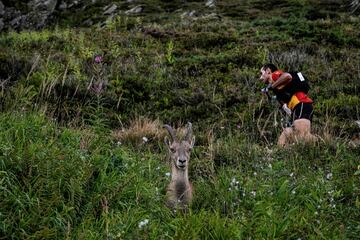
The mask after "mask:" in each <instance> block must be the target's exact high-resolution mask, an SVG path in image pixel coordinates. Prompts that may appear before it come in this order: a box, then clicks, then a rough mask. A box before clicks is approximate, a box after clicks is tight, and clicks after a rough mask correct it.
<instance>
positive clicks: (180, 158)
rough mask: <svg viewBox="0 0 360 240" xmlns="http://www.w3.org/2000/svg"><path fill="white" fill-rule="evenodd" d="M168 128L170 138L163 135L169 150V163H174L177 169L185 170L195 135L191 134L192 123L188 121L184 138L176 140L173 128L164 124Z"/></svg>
mask: <svg viewBox="0 0 360 240" xmlns="http://www.w3.org/2000/svg"><path fill="white" fill-rule="evenodd" d="M164 127H165V128H166V129H167V130H168V132H169V134H170V137H171V139H169V138H168V137H165V139H164V141H165V145H166V146H167V147H168V149H169V152H170V159H171V164H174V165H175V166H176V167H177V168H178V169H179V170H186V169H187V166H188V164H189V160H190V150H191V149H192V148H193V146H194V144H195V136H192V124H191V123H190V122H189V123H188V126H187V131H186V135H185V137H184V139H183V140H182V141H178V139H177V137H176V135H175V133H174V130H173V128H172V127H171V126H169V125H164Z"/></svg>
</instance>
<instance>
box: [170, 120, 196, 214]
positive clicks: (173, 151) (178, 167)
mask: <svg viewBox="0 0 360 240" xmlns="http://www.w3.org/2000/svg"><path fill="white" fill-rule="evenodd" d="M166 128H167V129H168V131H169V133H170V136H171V138H172V141H170V140H169V139H167V138H165V144H166V145H167V146H168V148H169V158H170V161H171V181H170V183H169V185H168V188H167V193H166V195H167V202H166V204H167V206H168V207H170V208H171V209H173V210H175V209H187V208H188V206H189V205H190V204H191V201H192V198H193V188H192V185H191V182H190V181H189V175H188V166H189V161H190V151H191V149H192V147H193V145H194V142H195V137H192V138H191V135H192V132H191V124H189V126H188V132H187V134H186V137H185V140H183V141H178V140H177V139H176V136H175V134H174V132H173V130H172V128H171V127H170V126H168V125H166Z"/></svg>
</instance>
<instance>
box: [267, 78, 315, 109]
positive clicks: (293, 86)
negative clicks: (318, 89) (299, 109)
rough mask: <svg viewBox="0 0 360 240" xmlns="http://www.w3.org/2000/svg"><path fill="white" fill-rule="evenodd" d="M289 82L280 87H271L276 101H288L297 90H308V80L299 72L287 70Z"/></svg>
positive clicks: (305, 91) (304, 91)
mask: <svg viewBox="0 0 360 240" xmlns="http://www.w3.org/2000/svg"><path fill="white" fill-rule="evenodd" d="M289 74H290V75H291V77H292V80H291V82H289V83H288V84H286V86H285V87H284V88H282V89H273V91H274V93H275V95H276V97H277V99H278V101H280V102H284V103H288V102H289V101H290V99H291V97H292V96H293V95H294V94H295V93H297V92H303V93H305V94H307V93H308V92H309V90H310V85H309V80H308V79H307V78H306V77H305V76H304V75H303V74H302V73H301V72H289Z"/></svg>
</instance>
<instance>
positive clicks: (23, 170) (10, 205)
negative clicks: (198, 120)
mask: <svg viewBox="0 0 360 240" xmlns="http://www.w3.org/2000/svg"><path fill="white" fill-rule="evenodd" d="M0 120H1V121H0V132H1V134H0V142H1V144H0V149H1V155H0V163H1V165H0V166H1V170H0V171H1V175H0V176H1V179H0V182H1V192H0V194H1V202H0V204H1V215H0V217H1V225H0V230H1V235H2V236H3V237H5V238H6V239H54V238H57V239H72V238H75V239H99V238H107V239H110V238H112V239H134V238H137V239H154V238H156V239H169V238H175V239H194V238H195V239H249V238H250V239H252V238H254V239H259V238H262V239H274V238H280V239H288V238H291V239H297V238H301V239H319V238H321V239H338V238H349V239H351V238H355V237H356V236H358V234H359V232H360V229H359V224H358V219H359V217H360V208H359V205H358V201H359V193H360V188H359V186H360V185H359V183H360V179H359V177H358V175H355V172H356V171H357V168H358V165H359V160H358V159H359V156H360V152H359V149H358V148H355V149H354V148H351V147H349V146H348V145H347V144H346V142H343V141H333V142H331V143H330V144H323V143H318V144H315V145H298V146H294V147H292V148H291V149H285V150H283V149H277V148H273V149H268V148H265V149H264V148H262V147H260V146H259V145H257V144H254V143H250V142H249V141H246V137H245V138H244V136H241V135H237V134H233V135H228V136H226V137H219V138H215V140H214V141H215V143H216V148H215V150H214V151H215V153H214V161H215V162H216V163H217V164H215V165H214V166H213V170H212V171H209V169H208V168H209V165H208V164H209V163H210V164H211V162H209V159H208V158H207V155H206V154H205V152H204V151H203V150H196V151H195V153H194V154H193V157H192V159H191V163H190V164H191V165H190V178H191V180H192V182H193V185H194V189H195V199H194V202H193V204H192V206H191V210H190V212H189V213H188V214H183V213H181V212H177V213H172V212H171V211H170V210H169V209H167V208H166V207H165V204H164V200H165V199H164V197H165V187H166V185H167V184H168V183H169V181H170V178H169V177H168V175H167V174H166V173H168V172H170V166H169V164H168V163H167V161H166V160H165V153H164V151H163V150H164V149H163V147H162V143H161V142H153V143H148V145H143V146H142V147H140V148H138V147H134V145H133V144H129V145H128V144H127V143H126V142H124V143H122V144H118V143H116V141H115V139H111V138H110V137H109V136H108V135H107V134H106V133H105V132H104V133H102V132H99V131H96V130H94V129H92V128H83V129H71V128H64V127H61V126H59V125H58V124H57V123H56V122H54V121H51V120H50V119H48V118H46V117H45V116H44V115H43V114H39V113H36V112H34V113H2V114H1V116H0ZM195 134H196V133H195ZM241 139H243V140H241ZM154 145H158V146H159V147H160V148H159V151H158V152H154V151H153V149H154ZM203 147H206V146H205V145H203ZM196 148H198V149H201V148H202V146H201V145H199V146H197V147H196ZM231 156H232V158H231ZM206 159H207V160H206ZM206 169H208V170H206Z"/></svg>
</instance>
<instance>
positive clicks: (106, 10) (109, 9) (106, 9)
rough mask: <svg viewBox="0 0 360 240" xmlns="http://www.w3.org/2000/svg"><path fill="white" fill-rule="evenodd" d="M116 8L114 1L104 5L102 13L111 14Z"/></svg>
mask: <svg viewBox="0 0 360 240" xmlns="http://www.w3.org/2000/svg"><path fill="white" fill-rule="evenodd" d="M116 9H117V5H116V4H115V3H114V4H112V5H109V6H106V7H105V8H104V11H105V12H104V15H111V14H113V13H114V12H115V11H116Z"/></svg>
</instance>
